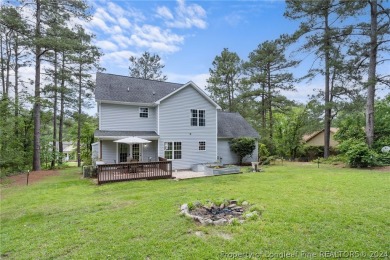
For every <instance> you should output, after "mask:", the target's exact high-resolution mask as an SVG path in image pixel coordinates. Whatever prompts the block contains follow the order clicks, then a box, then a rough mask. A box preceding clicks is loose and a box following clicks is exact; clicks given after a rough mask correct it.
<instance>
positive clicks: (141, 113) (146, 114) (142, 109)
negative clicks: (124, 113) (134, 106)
mask: <svg viewBox="0 0 390 260" xmlns="http://www.w3.org/2000/svg"><path fill="white" fill-rule="evenodd" d="M139 117H144V118H148V117H149V108H147V107H140V108H139Z"/></svg>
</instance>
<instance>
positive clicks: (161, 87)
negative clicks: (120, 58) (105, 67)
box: [95, 73, 183, 103]
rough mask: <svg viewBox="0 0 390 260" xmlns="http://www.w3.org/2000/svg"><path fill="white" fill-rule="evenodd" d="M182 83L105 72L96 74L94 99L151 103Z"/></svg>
mask: <svg viewBox="0 0 390 260" xmlns="http://www.w3.org/2000/svg"><path fill="white" fill-rule="evenodd" d="M182 86H183V84H179V83H170V82H163V81H157V80H146V79H139V78H132V77H127V76H119V75H113V74H107V73H97V74H96V90H95V98H96V100H111V101H120V102H135V103H153V102H156V101H157V100H159V99H161V98H163V97H165V96H166V95H168V94H170V93H171V92H173V91H175V90H176V89H178V88H180V87H182Z"/></svg>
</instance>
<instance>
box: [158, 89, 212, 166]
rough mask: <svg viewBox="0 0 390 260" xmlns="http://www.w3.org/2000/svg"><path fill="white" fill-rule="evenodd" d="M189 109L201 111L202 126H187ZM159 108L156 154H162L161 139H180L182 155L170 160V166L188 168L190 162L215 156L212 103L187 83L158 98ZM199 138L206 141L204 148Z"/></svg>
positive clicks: (203, 161) (162, 143) (203, 160)
mask: <svg viewBox="0 0 390 260" xmlns="http://www.w3.org/2000/svg"><path fill="white" fill-rule="evenodd" d="M191 109H196V110H204V111H205V121H206V122H207V123H206V125H205V126H202V127H193V126H191V124H190V123H189V122H188V121H189V117H190V111H191ZM159 110H160V111H159V114H160V119H159V122H160V125H159V134H160V140H159V142H160V143H159V156H162V157H164V143H165V142H172V141H176V140H177V141H179V142H181V146H182V147H181V149H182V152H181V153H182V155H181V156H182V159H181V160H173V168H174V169H190V168H191V165H193V164H198V163H208V162H215V161H216V160H217V139H216V136H215V133H216V131H217V113H216V107H215V106H214V105H213V104H212V103H210V102H209V101H208V100H207V99H206V98H205V97H203V96H202V95H201V94H199V92H198V91H196V90H195V89H194V88H193V87H192V86H188V87H186V88H184V89H182V90H181V91H179V92H177V93H176V94H174V95H172V96H171V97H169V98H167V99H165V100H164V101H162V102H161V104H160V108H159ZM199 140H201V141H205V142H206V143H207V150H206V151H202V152H200V151H199Z"/></svg>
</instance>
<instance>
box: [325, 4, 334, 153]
mask: <svg viewBox="0 0 390 260" xmlns="http://www.w3.org/2000/svg"><path fill="white" fill-rule="evenodd" d="M327 6H329V3H328V4H327ZM324 18H325V35H324V44H325V49H324V52H325V118H324V158H328V157H329V147H330V119H331V113H332V109H331V107H330V102H329V101H330V84H329V80H330V69H329V68H330V64H329V63H330V54H329V52H330V38H329V37H330V35H329V33H330V31H329V21H328V19H329V11H328V9H326V10H325V12H324Z"/></svg>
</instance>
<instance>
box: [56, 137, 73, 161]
mask: <svg viewBox="0 0 390 260" xmlns="http://www.w3.org/2000/svg"><path fill="white" fill-rule="evenodd" d="M56 148H57V151H58V150H59V143H58V142H56ZM62 148H63V160H64V161H65V162H67V161H69V160H74V159H75V158H76V154H75V153H76V152H75V151H76V148H75V147H74V146H73V144H72V142H67V141H65V142H62Z"/></svg>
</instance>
